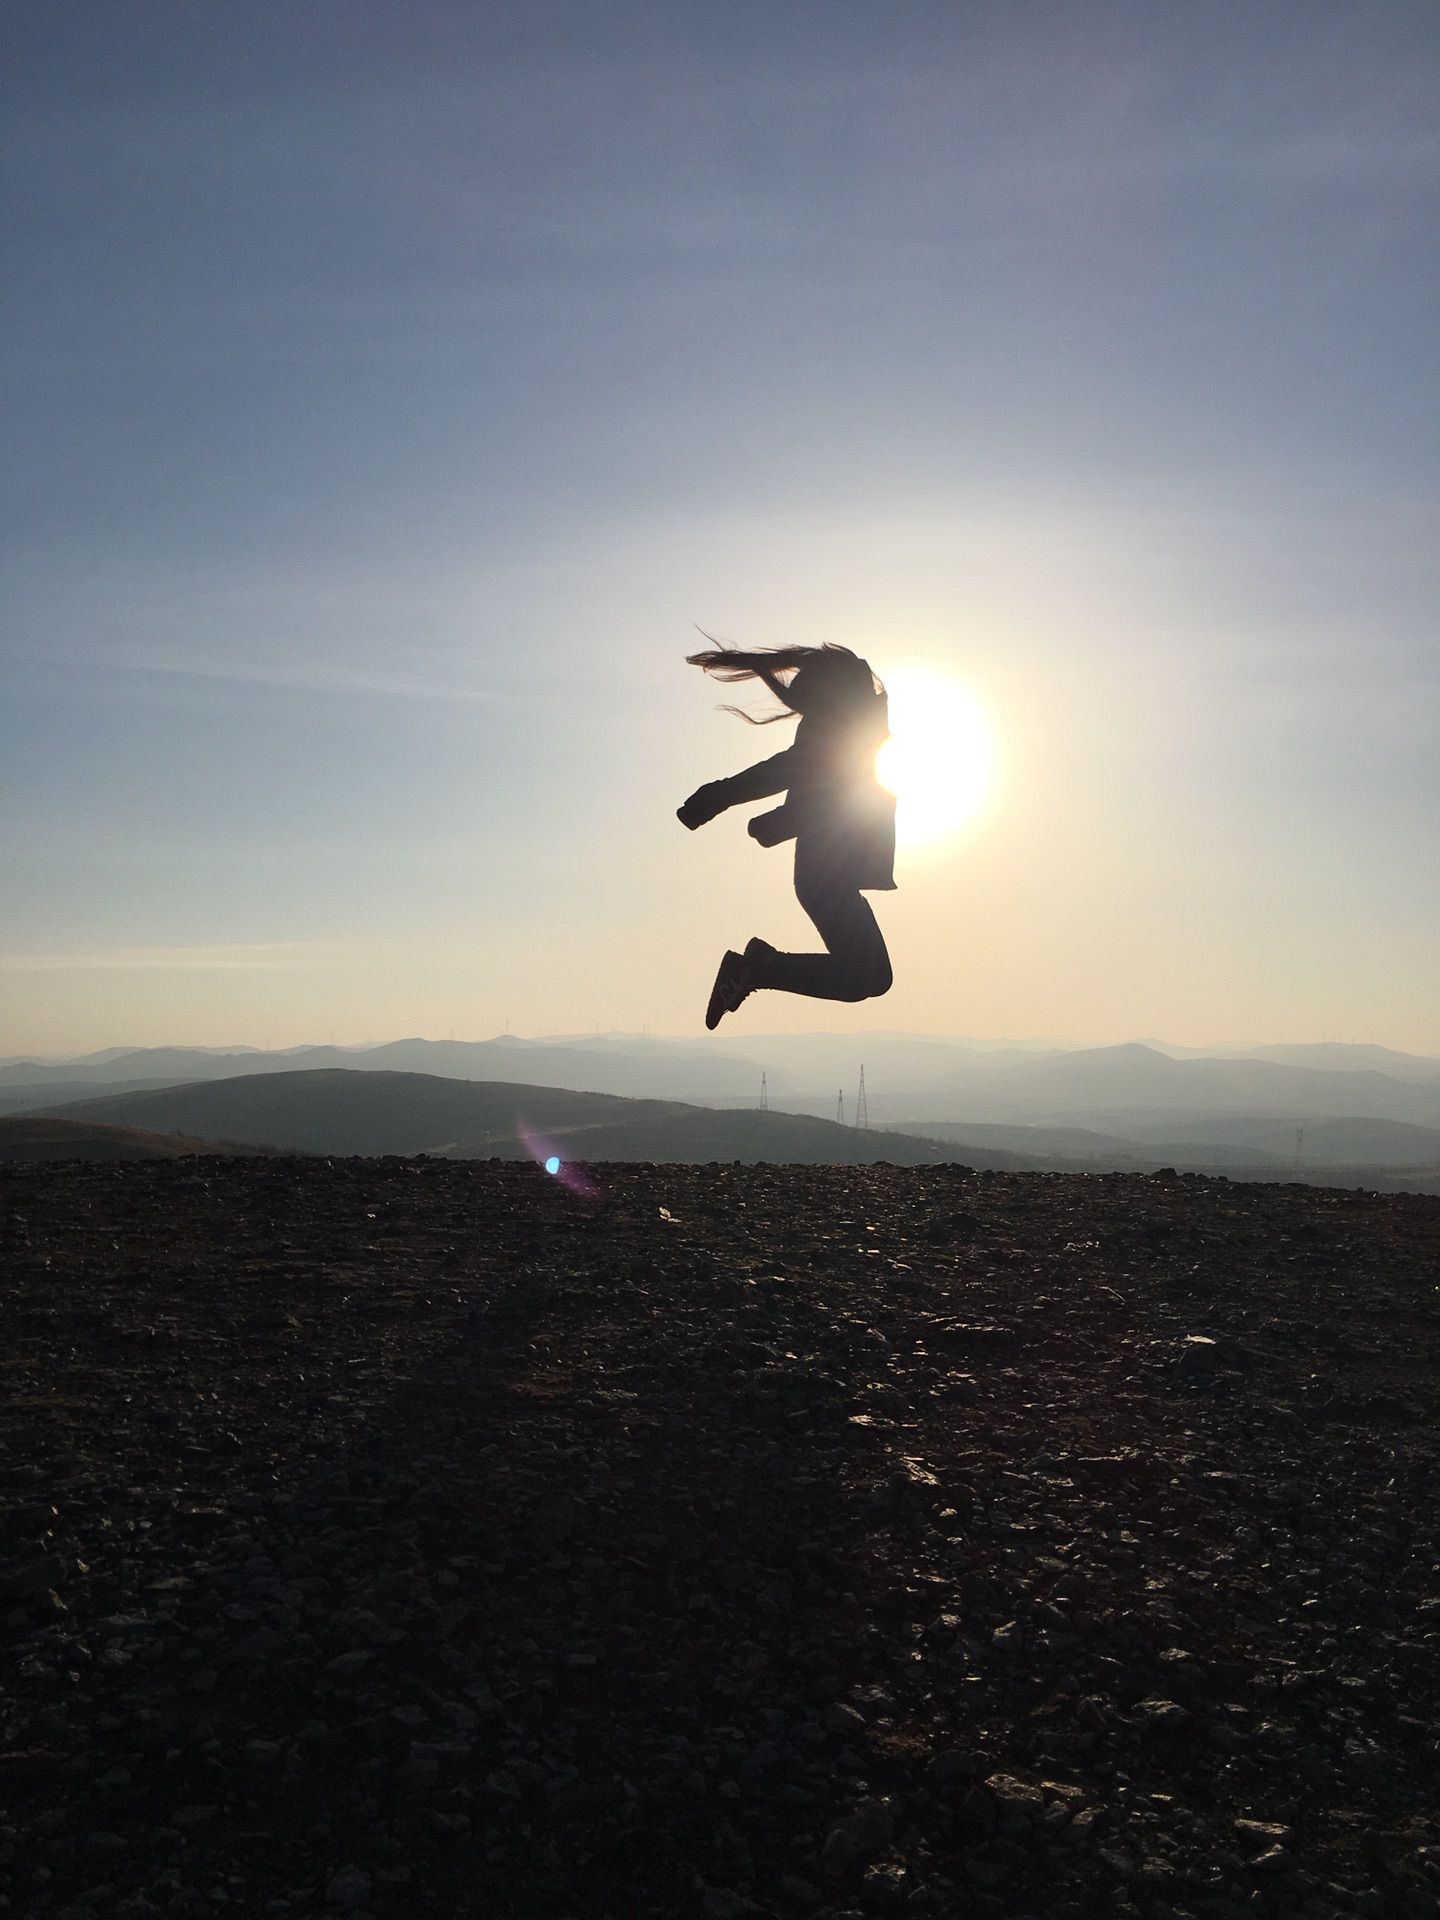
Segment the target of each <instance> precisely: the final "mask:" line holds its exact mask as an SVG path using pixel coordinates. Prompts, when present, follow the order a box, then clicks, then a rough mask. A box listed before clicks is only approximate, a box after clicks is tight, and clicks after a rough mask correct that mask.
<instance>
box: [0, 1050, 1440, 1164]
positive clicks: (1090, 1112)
mask: <svg viewBox="0 0 1440 1920" xmlns="http://www.w3.org/2000/svg"><path fill="white" fill-rule="evenodd" d="M862 1066H863V1068H864V1070H865V1077H866V1096H867V1105H868V1112H869V1119H870V1121H871V1123H872V1125H873V1126H883V1127H885V1128H887V1129H889V1130H891V1131H898V1132H902V1133H906V1134H909V1135H911V1136H912V1137H914V1136H916V1135H919V1134H921V1133H922V1131H923V1133H924V1134H925V1135H926V1136H928V1137H929V1138H931V1139H934V1140H939V1141H942V1142H945V1143H946V1144H948V1145H952V1146H953V1145H959V1146H964V1147H967V1148H969V1149H974V1150H975V1151H977V1152H978V1151H985V1152H990V1153H995V1154H1000V1155H1004V1154H1010V1155H1013V1156H1016V1163H1017V1164H1035V1163H1037V1160H1039V1161H1041V1162H1043V1163H1044V1164H1052V1165H1053V1164H1057V1163H1063V1164H1066V1165H1077V1164H1078V1165H1091V1166H1094V1165H1099V1164H1108V1165H1115V1166H1119V1165H1127V1164H1129V1165H1145V1164H1149V1163H1152V1162H1153V1161H1154V1159H1155V1157H1156V1156H1157V1155H1159V1154H1163V1155H1166V1156H1168V1158H1169V1160H1170V1162H1171V1163H1172V1164H1176V1165H1180V1164H1188V1165H1201V1164H1206V1165H1216V1164H1224V1165H1228V1166H1232V1167H1237V1168H1238V1167H1242V1166H1245V1165H1252V1166H1254V1167H1256V1168H1269V1169H1271V1170H1279V1169H1281V1168H1286V1167H1289V1168H1292V1169H1293V1168H1294V1167H1295V1166H1296V1165H1297V1163H1298V1164H1299V1165H1300V1166H1301V1167H1313V1166H1319V1165H1328V1166H1354V1167H1372V1166H1373V1167H1376V1168H1392V1169H1393V1168H1395V1167H1413V1168H1422V1169H1425V1168H1428V1169H1432V1170H1433V1169H1435V1168H1437V1167H1440V1060H1435V1059H1429V1058H1426V1057H1424V1056H1420V1055H1414V1054H1403V1053H1396V1052H1394V1051H1392V1050H1391V1049H1387V1048H1384V1047H1376V1046H1369V1045H1355V1046H1351V1045H1343V1044H1340V1043H1336V1042H1317V1043H1315V1044H1314V1045H1310V1046H1293V1045H1292V1046H1273V1047H1255V1048H1251V1049H1248V1050H1245V1051H1241V1050H1238V1049H1218V1048H1217V1049H1215V1050H1213V1051H1211V1052H1207V1053H1199V1052H1196V1051H1195V1050H1189V1049H1181V1048H1174V1047H1168V1046H1163V1045H1160V1044H1155V1045H1151V1044H1146V1043H1140V1042H1132V1043H1129V1044H1126V1045H1123V1046H1114V1047H1094V1048H1075V1049H1064V1048H1059V1047H1052V1046H1022V1045H1014V1044H1005V1045H991V1044H985V1043H980V1042H975V1041H966V1040H957V1039H946V1038H936V1037H932V1036H926V1035H920V1034H901V1033H884V1032H870V1033H859V1034H854V1035H836V1034H786V1035H758V1036H748V1035H745V1034H744V1033H736V1034H720V1035H717V1036H716V1037H715V1039H714V1040H706V1041H693V1040H677V1039H668V1038H664V1037H659V1036H654V1035H647V1034H603V1035H601V1034H594V1035H568V1036H565V1037H563V1038H557V1039H546V1040H531V1039H521V1038H519V1037H517V1036H513V1035H504V1036H500V1037H497V1038H495V1039H492V1040H483V1041H444V1040H438V1041H437V1040H423V1039H411V1040H397V1041H392V1042H389V1043H387V1044H385V1045H383V1046H378V1047H369V1048H339V1047H299V1048H292V1049H288V1050H286V1051H284V1052H281V1053H275V1052H262V1051H259V1050H257V1049H253V1048H238V1049H228V1050H226V1049H212V1048H173V1047H172V1048H142V1049H138V1050H137V1049H130V1050H121V1049H114V1048H109V1049H105V1050H104V1051H103V1052H102V1053H98V1054H93V1055H90V1056H87V1057H86V1058H84V1059H81V1060H70V1061H62V1062H49V1061H35V1060H31V1061H25V1060H9V1061H5V1062H3V1063H0V1113H5V1112H9V1113H24V1112H36V1111H47V1112H48V1111H54V1110H56V1109H58V1108H60V1107H62V1106H65V1107H67V1108H68V1107H69V1106H70V1104H71V1103H74V1102H77V1101H83V1102H85V1104H86V1110H87V1111H90V1110H92V1103H93V1102H94V1101H95V1100H97V1099H99V1098H101V1097H103V1096H116V1097H119V1096H124V1097H126V1098H127V1099H128V1098H130V1097H131V1096H134V1097H137V1098H139V1097H143V1096H144V1095H145V1094H146V1093H147V1092H168V1091H170V1090H172V1089H174V1088H175V1087H176V1086H177V1084H182V1083H183V1084H190V1085H194V1086H202V1085H204V1084H207V1083H212V1082H220V1081H241V1080H244V1079H250V1078H253V1079H265V1078H267V1077H274V1076H276V1075H277V1074H280V1075H283V1076H285V1077H293V1076H296V1075H303V1074H307V1073H308V1074H327V1073H335V1072H346V1073H356V1072H359V1073H365V1074H373V1073H375V1072H385V1073H391V1074H400V1075H413V1074H423V1075H428V1076H430V1077H432V1078H440V1079H443V1080H446V1081H449V1082H452V1083H470V1084H483V1085H489V1086H506V1087H511V1088H514V1087H528V1088H531V1089H535V1088H551V1089H556V1090H561V1089H563V1090H567V1092H570V1093H573V1094H581V1093H583V1094H589V1095H594V1096H600V1095H607V1096H610V1097H613V1098H622V1099H626V1100H641V1101H649V1102H650V1103H652V1104H654V1103H661V1104H664V1103H681V1104H683V1105H685V1106H686V1107H690V1108H694V1107H706V1108H710V1109H712V1110H715V1111H716V1112H717V1114H718V1113H723V1112H725V1111H727V1110H728V1111H730V1112H732V1113H739V1112H746V1111H752V1110H753V1109H755V1108H757V1107H758V1106H760V1105H761V1092H762V1086H763V1088H764V1093H765V1097H766V1103H767V1104H768V1106H769V1109H770V1111H771V1113H772V1114H778V1113H780V1112H782V1111H783V1112H784V1113H786V1114H788V1115H790V1116H792V1117H796V1118H803V1117H806V1116H808V1117H809V1118H811V1119H814V1120H824V1121H833V1119H834V1118H835V1116H836V1112H837V1105H838V1100H839V1096H841V1095H842V1094H843V1097H844V1105H845V1117H846V1118H848V1119H850V1120H852V1121H853V1119H854V1118H855V1117H856V1105H857V1099H856V1096H857V1094H858V1091H859V1081H860V1072H861V1068H862ZM529 1104H530V1105H531V1106H533V1105H534V1102H533V1100H532V1101H530V1102H529ZM915 1116H925V1117H924V1118H923V1119H920V1118H916V1117H915ZM630 1118H631V1120H632V1121H636V1122H637V1124H638V1120H637V1116H635V1115H633V1114H632V1115H631V1116H630ZM173 1124H176V1125H184V1126H186V1128H187V1130H190V1131H194V1130H195V1129H194V1127H193V1125H192V1123H191V1122H190V1121H188V1120H182V1121H176V1122H174V1123H173ZM695 1124H698V1123H695ZM715 1124H716V1126H717V1127H718V1126H719V1122H718V1119H717V1122H716V1123H715ZM745 1124H748V1123H741V1122H737V1123H736V1125H737V1126H740V1127H741V1128H742V1130H743V1125H745ZM442 1131H444V1129H442ZM502 1131H503V1129H502ZM721 1132H723V1129H721V1130H720V1131H717V1132H716V1133H715V1137H716V1138H717V1139H718V1138H720V1137H721ZM327 1150H329V1151H338V1150H339V1149H334V1148H330V1149H327ZM391 1150H393V1149H391ZM995 1164H1004V1162H1002V1161H998V1160H997V1161H996V1163H995Z"/></svg>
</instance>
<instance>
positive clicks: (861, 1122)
mask: <svg viewBox="0 0 1440 1920" xmlns="http://www.w3.org/2000/svg"><path fill="white" fill-rule="evenodd" d="M855 1124H856V1126H857V1127H868V1126H869V1124H870V1109H869V1107H868V1106H867V1105H866V1102H865V1069H864V1067H861V1069H860V1091H859V1092H858V1093H857V1094H856V1096H855Z"/></svg>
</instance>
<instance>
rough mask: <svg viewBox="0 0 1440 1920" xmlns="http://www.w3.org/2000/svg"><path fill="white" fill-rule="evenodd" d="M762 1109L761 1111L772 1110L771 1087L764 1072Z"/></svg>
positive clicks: (767, 1111)
mask: <svg viewBox="0 0 1440 1920" xmlns="http://www.w3.org/2000/svg"><path fill="white" fill-rule="evenodd" d="M760 1111H761V1113H769V1111H770V1088H769V1085H768V1083H767V1081H766V1079H765V1076H764V1074H763V1073H762V1074H761V1076H760Z"/></svg>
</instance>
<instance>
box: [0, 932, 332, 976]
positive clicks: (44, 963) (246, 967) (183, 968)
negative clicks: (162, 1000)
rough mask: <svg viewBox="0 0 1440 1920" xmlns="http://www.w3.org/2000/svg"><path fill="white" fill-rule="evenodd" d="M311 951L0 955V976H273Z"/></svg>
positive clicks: (276, 946)
mask: <svg viewBox="0 0 1440 1920" xmlns="http://www.w3.org/2000/svg"><path fill="white" fill-rule="evenodd" d="M311 951H313V948H312V946H311V944H310V943H308V942H306V941H298V940H296V941H275V942H269V943H261V944H257V945H252V946H215V947H117V948H115V949H113V950H112V951H110V952H108V953H0V973H279V972H282V971H285V970H287V969H289V968H293V967H294V966H296V965H297V964H299V963H300V962H301V961H302V960H303V958H304V956H305V955H306V954H308V953H309V952H311Z"/></svg>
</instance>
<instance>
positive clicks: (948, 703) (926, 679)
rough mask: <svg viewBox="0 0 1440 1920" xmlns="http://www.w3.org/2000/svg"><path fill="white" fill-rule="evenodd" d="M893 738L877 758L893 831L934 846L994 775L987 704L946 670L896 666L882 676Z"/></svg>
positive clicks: (970, 815)
mask: <svg viewBox="0 0 1440 1920" xmlns="http://www.w3.org/2000/svg"><path fill="white" fill-rule="evenodd" d="M882 677H883V678H884V681H885V685H886V688H887V690H888V692H889V695H890V729H891V731H890V738H889V739H888V740H887V741H886V742H885V744H884V746H883V747H881V749H880V751H879V753H878V754H877V755H876V758H875V772H876V774H877V775H878V777H879V779H880V783H881V785H882V786H885V787H888V788H889V790H890V792H891V793H893V794H894V795H895V836H896V839H897V841H898V842H899V844H900V845H901V846H903V847H924V846H931V845H933V844H934V843H935V842H936V841H938V840H943V839H945V838H946V836H947V835H949V834H952V833H958V832H959V831H960V829H961V828H963V827H965V826H968V825H969V824H970V823H971V822H972V821H973V820H974V819H975V818H976V816H977V815H978V814H979V813H981V812H982V810H983V809H984V807H985V804H986V801H987V800H988V799H989V797H990V794H991V790H992V788H993V785H994V780H995V759H996V754H995V730H994V727H993V725H992V723H991V720H990V716H989V714H988V713H987V712H986V710H985V708H984V707H983V706H982V705H981V704H980V702H979V701H978V700H977V699H976V698H975V696H974V695H973V694H972V693H970V692H968V691H967V690H966V688H964V687H962V686H961V685H960V684H959V683H958V681H955V680H948V679H946V678H945V676H944V675H943V674H938V673H930V672H926V671H922V670H920V669H916V670H914V671H907V670H905V669H899V670H897V671H895V672H893V673H886V674H884V675H883V676H882Z"/></svg>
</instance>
